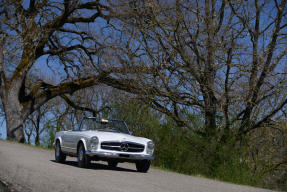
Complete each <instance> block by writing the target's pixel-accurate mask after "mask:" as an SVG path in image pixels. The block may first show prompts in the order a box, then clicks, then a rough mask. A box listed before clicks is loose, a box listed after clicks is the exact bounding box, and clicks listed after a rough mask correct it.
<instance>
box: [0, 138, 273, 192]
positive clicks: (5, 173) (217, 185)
mask: <svg viewBox="0 0 287 192" xmlns="http://www.w3.org/2000/svg"><path fill="white" fill-rule="evenodd" d="M135 170H136V169H135V165H134V164H130V163H120V164H119V168H116V169H109V168H108V167H107V165H106V163H105V162H97V163H93V166H92V168H91V169H81V168H78V167H77V164H76V158H67V163H66V164H59V163H55V162H54V151H51V150H45V149H40V148H35V147H31V146H27V145H22V144H17V143H12V142H7V141H2V140H0V180H2V181H5V182H8V183H10V184H12V187H13V188H14V189H15V190H17V191H21V192H26V191H27V192H28V191H35V192H51V191H53V192H55V191H63V192H64V191H67V192H73V191H93V192H129V191H130V192H232V191H234V192H259V191H260V192H264V191H266V192H267V191H269V190H265V189H259V188H253V187H247V186H241V185H234V184H229V183H224V182H219V181H214V180H210V179H204V178H197V177H192V176H186V175H182V174H177V173H172V172H166V171H162V170H157V169H150V170H149V172H148V173H138V172H136V171H135Z"/></svg>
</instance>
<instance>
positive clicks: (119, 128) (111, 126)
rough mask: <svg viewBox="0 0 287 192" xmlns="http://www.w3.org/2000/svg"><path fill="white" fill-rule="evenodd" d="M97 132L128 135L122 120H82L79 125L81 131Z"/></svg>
mask: <svg viewBox="0 0 287 192" xmlns="http://www.w3.org/2000/svg"><path fill="white" fill-rule="evenodd" d="M87 130H97V131H106V132H117V133H125V134H130V132H129V130H128V128H127V126H126V124H125V122H124V121H122V120H106V119H104V120H101V121H99V120H96V119H92V118H90V119H89V118H87V119H83V121H82V123H81V131H87Z"/></svg>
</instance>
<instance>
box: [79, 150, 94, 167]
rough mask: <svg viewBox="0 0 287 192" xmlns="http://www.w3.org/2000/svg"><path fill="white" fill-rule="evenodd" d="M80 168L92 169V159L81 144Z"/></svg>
mask: <svg viewBox="0 0 287 192" xmlns="http://www.w3.org/2000/svg"><path fill="white" fill-rule="evenodd" d="M77 156H78V157H77V159H78V166H79V167H80V168H90V165H91V159H90V157H89V156H88V155H86V151H85V147H84V145H83V144H80V146H79V148H78V155H77Z"/></svg>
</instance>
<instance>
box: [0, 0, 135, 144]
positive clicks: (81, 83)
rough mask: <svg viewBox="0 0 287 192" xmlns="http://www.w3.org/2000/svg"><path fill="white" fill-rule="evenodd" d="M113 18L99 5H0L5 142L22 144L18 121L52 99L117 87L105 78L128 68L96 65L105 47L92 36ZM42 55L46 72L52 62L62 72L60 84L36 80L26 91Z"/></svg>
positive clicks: (15, 1) (14, 0)
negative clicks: (94, 88) (95, 88)
mask: <svg viewBox="0 0 287 192" xmlns="http://www.w3.org/2000/svg"><path fill="white" fill-rule="evenodd" d="M114 16H115V14H113V10H112V8H111V7H109V6H108V5H106V3H102V2H100V1H69V0H63V1H35V0H30V1H28V2H27V1H18V0H12V1H1V3H0V19H1V26H0V27H1V28H0V39H1V44H0V45H1V46H0V74H1V82H0V83H1V84H0V96H1V101H2V104H3V107H4V111H5V118H6V123H7V136H8V138H9V139H14V140H17V141H20V142H24V133H23V122H24V120H25V119H26V118H27V117H28V116H29V115H30V114H32V113H33V112H34V111H35V110H38V109H39V108H40V107H41V106H42V105H43V104H45V103H46V102H47V101H49V100H50V99H52V98H55V97H56V96H59V95H64V94H73V93H74V92H75V91H77V90H79V89H83V88H86V87H90V86H93V85H96V84H99V83H104V82H108V83H109V84H110V85H111V84H117V86H118V85H119V83H118V81H117V80H116V79H114V78H112V77H111V76H109V75H110V74H112V73H119V72H122V71H123V70H124V71H125V73H129V69H123V68H121V67H120V66H117V67H115V66H112V67H109V68H104V67H103V66H101V65H100V64H101V63H100V61H101V59H100V58H99V57H97V55H98V53H99V52H100V51H101V50H103V49H104V48H106V45H105V44H104V42H105V39H106V38H107V37H106V36H105V37H103V38H102V41H100V40H99V39H97V38H95V37H94V35H93V34H94V33H95V32H97V31H100V27H99V26H98V25H100V24H102V23H105V21H108V20H109V19H111V18H113V17H114ZM90 23H91V24H93V25H94V28H93V30H94V31H91V30H89V24H90ZM44 56H46V58H47V65H48V67H49V66H50V67H51V65H52V64H53V61H55V60H57V61H58V62H56V63H58V64H59V65H60V66H61V67H62V70H63V71H65V72H66V73H65V76H64V80H63V81H61V82H58V83H57V84H56V85H53V84H50V83H49V82H45V81H44V80H43V79H38V80H37V81H36V82H34V83H33V85H32V87H31V88H30V89H29V88H27V86H26V78H27V76H29V75H30V73H31V71H32V69H33V67H34V65H35V62H36V61H38V60H39V59H41V58H42V59H43V57H44ZM96 61H97V62H96ZM51 63H52V64H51ZM90 66H93V68H92V70H91V68H90ZM51 68H53V67H51ZM54 70H55V67H54ZM130 70H131V72H132V73H134V72H135V69H130ZM82 71H84V72H82ZM87 71H90V72H89V73H87Z"/></svg>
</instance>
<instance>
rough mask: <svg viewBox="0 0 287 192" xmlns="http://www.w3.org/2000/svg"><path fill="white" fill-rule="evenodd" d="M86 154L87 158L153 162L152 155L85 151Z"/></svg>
mask: <svg viewBox="0 0 287 192" xmlns="http://www.w3.org/2000/svg"><path fill="white" fill-rule="evenodd" d="M86 154H87V155H89V156H98V157H106V158H119V159H134V160H141V159H148V160H153V159H154V157H153V156H152V155H139V154H122V153H114V152H103V151H89V150H87V151H86Z"/></svg>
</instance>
